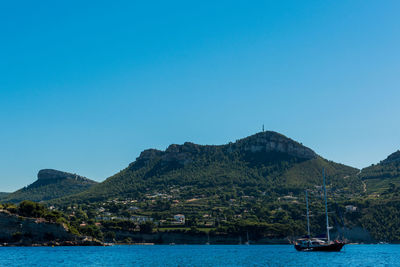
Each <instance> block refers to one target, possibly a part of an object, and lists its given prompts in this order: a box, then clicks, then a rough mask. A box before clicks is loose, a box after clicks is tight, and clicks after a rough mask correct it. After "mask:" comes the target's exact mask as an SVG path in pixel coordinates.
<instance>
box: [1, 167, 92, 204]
mask: <svg viewBox="0 0 400 267" xmlns="http://www.w3.org/2000/svg"><path fill="white" fill-rule="evenodd" d="M95 184H96V182H94V181H92V180H89V179H87V178H85V177H82V176H79V175H76V174H72V173H67V172H61V171H56V170H50V169H45V170H41V171H39V173H38V179H37V180H36V181H35V182H34V183H32V184H30V185H28V186H27V187H24V188H22V189H19V190H18V191H16V192H14V193H10V194H7V195H6V196H4V197H2V199H1V201H2V202H15V203H16V202H21V201H23V200H31V201H38V202H39V201H48V200H51V199H56V198H60V197H65V196H68V195H72V194H76V193H79V192H82V191H85V190H87V189H89V188H90V187H92V186H93V185H95Z"/></svg>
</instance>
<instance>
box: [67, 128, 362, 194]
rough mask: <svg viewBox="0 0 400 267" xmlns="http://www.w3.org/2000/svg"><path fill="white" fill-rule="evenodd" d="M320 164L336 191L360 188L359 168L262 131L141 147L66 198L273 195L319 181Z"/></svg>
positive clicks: (318, 182)
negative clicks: (231, 138) (228, 139)
mask: <svg viewBox="0 0 400 267" xmlns="http://www.w3.org/2000/svg"><path fill="white" fill-rule="evenodd" d="M323 168H325V169H326V173H327V175H329V177H330V184H331V186H332V189H333V190H334V193H337V194H341V195H343V194H354V193H358V192H360V191H361V182H360V180H359V178H358V177H357V176H356V174H357V173H358V170H357V169H355V168H352V167H348V166H345V165H341V164H337V163H334V162H331V161H327V160H325V159H323V158H321V157H320V156H318V155H317V154H316V153H315V152H314V151H312V150H311V149H309V148H307V147H305V146H303V145H301V144H300V143H298V142H295V141H293V140H291V139H289V138H287V137H285V136H283V135H281V134H278V133H275V132H261V133H258V134H255V135H253V136H250V137H247V138H244V139H241V140H238V141H236V142H235V143H229V144H226V145H220V146H207V145H204V146H203V145H196V144H193V143H185V144H183V145H171V146H169V147H168V148H167V149H166V150H165V151H159V150H155V149H149V150H145V151H143V152H142V153H141V155H140V156H139V157H138V158H137V159H136V161H135V162H133V163H131V164H130V165H129V166H128V167H127V168H126V169H124V170H123V171H121V172H119V173H117V174H116V175H114V176H112V177H110V178H108V179H107V180H106V181H104V182H102V183H100V184H98V185H96V186H93V187H92V188H90V189H89V190H88V191H85V192H83V193H81V194H78V195H76V196H73V197H72V198H68V199H66V201H75V202H96V201H103V200H106V199H109V198H120V199H125V198H132V199H142V198H144V197H146V196H148V195H154V194H166V195H171V196H172V195H173V196H174V198H179V199H190V198H194V197H199V196H202V197H203V198H208V197H214V196H215V195H224V196H225V198H227V199H230V198H236V197H238V196H243V195H248V196H253V197H261V196H263V197H269V198H275V197H278V196H281V195H286V194H289V193H290V194H293V195H298V194H300V193H302V192H303V190H304V189H306V188H314V186H316V185H321V173H322V169H323Z"/></svg>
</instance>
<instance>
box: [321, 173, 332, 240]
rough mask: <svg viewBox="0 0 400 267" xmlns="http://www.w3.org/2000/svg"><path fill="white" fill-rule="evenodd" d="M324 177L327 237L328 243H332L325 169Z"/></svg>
mask: <svg viewBox="0 0 400 267" xmlns="http://www.w3.org/2000/svg"><path fill="white" fill-rule="evenodd" d="M322 173H323V177H324V196H325V215H326V236H327V237H328V242H330V241H331V239H330V236H329V228H330V227H329V219H328V202H327V200H326V185H325V169H323V171H322Z"/></svg>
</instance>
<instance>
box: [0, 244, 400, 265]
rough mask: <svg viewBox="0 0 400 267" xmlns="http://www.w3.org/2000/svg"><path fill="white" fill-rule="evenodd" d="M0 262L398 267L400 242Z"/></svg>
mask: <svg viewBox="0 0 400 267" xmlns="http://www.w3.org/2000/svg"><path fill="white" fill-rule="evenodd" d="M0 266H313V267H317V266H400V245H347V246H345V247H344V250H343V251H341V252H325V253H324V252H297V251H296V250H294V248H293V247H292V246H290V245H266V246H262V245H250V246H245V245H242V246H240V245H236V246H235V245H232V246H229V245H215V246H214V245H209V246H207V245H198V246H196V245H176V246H168V245H164V246H157V245H155V246H138V245H136V246H111V247H0Z"/></svg>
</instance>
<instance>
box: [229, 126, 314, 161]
mask: <svg viewBox="0 0 400 267" xmlns="http://www.w3.org/2000/svg"><path fill="white" fill-rule="evenodd" d="M235 145H237V146H239V147H242V148H243V149H244V150H245V151H251V152H281V153H286V154H289V155H291V156H295V157H299V158H304V159H312V158H316V157H317V154H316V153H315V152H314V151H313V150H312V149H310V148H308V147H305V146H303V145H302V144H301V143H298V142H296V141H294V140H292V139H290V138H288V137H286V136H284V135H283V134H280V133H277V132H274V131H265V132H259V133H256V134H254V135H251V136H249V137H246V138H243V139H240V140H238V141H236V143H235Z"/></svg>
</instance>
